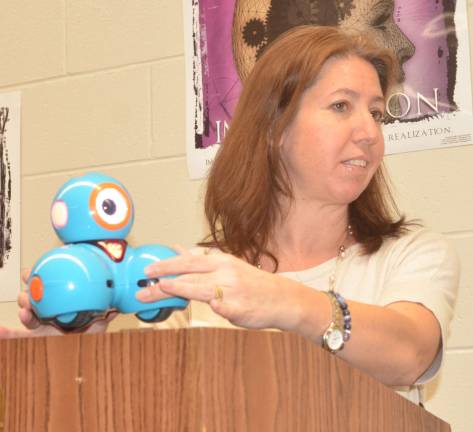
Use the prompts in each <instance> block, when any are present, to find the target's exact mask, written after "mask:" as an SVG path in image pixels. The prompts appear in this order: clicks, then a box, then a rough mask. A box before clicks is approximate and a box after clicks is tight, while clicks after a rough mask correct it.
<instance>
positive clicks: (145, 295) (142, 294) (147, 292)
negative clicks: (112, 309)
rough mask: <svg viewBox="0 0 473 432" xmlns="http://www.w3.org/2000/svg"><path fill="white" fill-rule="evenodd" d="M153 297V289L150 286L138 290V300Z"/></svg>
mask: <svg viewBox="0 0 473 432" xmlns="http://www.w3.org/2000/svg"><path fill="white" fill-rule="evenodd" d="M150 297H151V290H149V289H148V288H144V289H142V290H139V291H137V293H136V298H137V299H138V300H147V299H149V298H150Z"/></svg>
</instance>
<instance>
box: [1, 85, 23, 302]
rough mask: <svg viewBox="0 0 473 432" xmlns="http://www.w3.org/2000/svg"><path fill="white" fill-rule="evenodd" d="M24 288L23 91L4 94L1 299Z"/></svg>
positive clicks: (4, 299)
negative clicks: (21, 208) (21, 234)
mask: <svg viewBox="0 0 473 432" xmlns="http://www.w3.org/2000/svg"><path fill="white" fill-rule="evenodd" d="M19 290H20V93H18V92H15V93H6V94H0V301H2V302H4V301H14V300H16V298H17V296H18V292H19Z"/></svg>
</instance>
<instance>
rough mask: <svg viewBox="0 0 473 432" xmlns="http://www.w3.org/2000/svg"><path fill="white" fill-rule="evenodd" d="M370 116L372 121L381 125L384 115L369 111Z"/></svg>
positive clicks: (379, 112) (376, 111)
mask: <svg viewBox="0 0 473 432" xmlns="http://www.w3.org/2000/svg"><path fill="white" fill-rule="evenodd" d="M371 115H372V116H373V118H374V120H375V121H377V122H378V123H381V122H382V121H383V120H384V114H383V113H382V112H381V111H378V110H375V111H371Z"/></svg>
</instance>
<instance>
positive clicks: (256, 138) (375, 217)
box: [200, 26, 406, 271]
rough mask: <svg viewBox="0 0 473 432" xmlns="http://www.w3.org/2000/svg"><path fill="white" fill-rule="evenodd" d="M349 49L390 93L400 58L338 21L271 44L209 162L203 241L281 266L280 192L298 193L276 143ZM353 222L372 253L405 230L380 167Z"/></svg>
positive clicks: (353, 208)
mask: <svg viewBox="0 0 473 432" xmlns="http://www.w3.org/2000/svg"><path fill="white" fill-rule="evenodd" d="M351 55H355V56H358V57H360V58H362V59H364V60H366V61H368V62H369V63H371V64H372V65H373V66H374V68H375V69H376V71H377V74H378V77H379V81H380V84H381V88H382V91H383V95H384V96H386V95H387V92H388V89H389V87H390V85H391V83H392V82H393V81H394V80H395V79H394V78H395V76H396V72H397V71H398V66H397V63H396V60H395V57H394V55H393V54H391V52H390V51H388V50H385V49H380V48H378V47H375V46H373V45H372V44H370V43H369V42H368V41H367V40H366V39H364V38H363V37H362V36H360V35H353V34H348V33H345V32H343V31H342V30H340V29H339V28H336V27H315V26H300V27H296V28H293V29H291V30H289V31H288V32H286V33H284V34H283V35H281V36H280V37H279V38H278V39H276V40H275V41H274V42H273V43H272V44H270V45H269V46H268V48H267V49H266V50H265V52H264V54H263V55H262V56H261V58H260V59H259V60H258V61H257V62H256V65H255V67H254V69H253V70H252V72H251V74H250V75H249V77H248V79H247V80H246V81H245V86H244V88H243V91H242V93H241V96H240V100H239V103H238V105H237V108H236V110H235V113H234V116H233V120H232V124H231V127H230V128H229V131H228V133H227V135H226V137H225V140H224V143H223V145H222V147H221V148H220V150H219V151H218V153H217V156H216V158H215V161H214V163H213V166H212V168H211V171H210V174H209V177H208V183H207V192H206V196H205V215H206V218H207V221H208V224H209V228H210V234H209V236H208V237H207V239H206V240H205V241H202V242H201V243H200V245H201V246H211V247H218V248H219V249H221V250H222V251H225V252H229V253H231V254H233V255H235V256H238V257H242V258H244V259H246V260H247V261H248V262H249V263H251V264H256V263H257V262H258V260H259V259H260V257H261V255H267V256H269V257H270V258H271V259H272V260H273V261H274V263H275V271H276V270H277V267H278V260H277V259H276V257H275V256H274V255H273V254H272V253H271V251H269V250H268V249H267V245H268V240H269V238H270V235H271V232H272V229H273V228H274V226H275V222H276V220H277V218H278V216H281V215H280V212H281V209H280V206H279V197H280V196H281V195H283V196H286V197H288V198H290V199H292V198H293V195H292V190H291V184H290V181H289V178H288V176H287V172H286V169H285V166H284V162H283V160H282V157H281V152H280V146H279V145H271V143H279V142H280V139H281V136H282V134H283V132H284V130H285V129H286V128H287V127H288V126H289V125H290V123H291V122H292V120H293V119H294V117H295V115H296V113H297V109H298V106H299V102H300V100H301V97H302V95H303V93H304V91H305V90H306V89H307V88H309V87H310V86H311V85H312V84H313V83H314V81H315V80H316V79H317V76H318V74H319V72H320V70H321V68H322V66H323V65H324V63H325V62H326V61H327V60H328V59H330V58H333V57H347V56H351ZM393 213H394V214H396V217H397V220H394V218H393V216H392V214H393ZM349 221H350V224H351V226H352V228H353V232H354V235H355V238H356V240H357V241H358V242H359V243H361V244H362V245H363V248H364V252H365V253H367V254H369V253H373V252H375V251H376V250H378V249H379V248H380V246H381V244H382V242H383V239H384V238H386V237H393V236H399V235H400V234H402V233H403V232H404V231H405V230H406V223H405V222H404V218H402V217H401V218H400V217H399V212H398V210H397V208H396V205H395V203H394V200H393V198H392V195H391V192H390V190H389V187H388V184H387V182H386V177H385V174H384V173H383V167H382V166H380V167H379V169H378V170H377V172H376V173H375V175H374V176H373V178H372V180H371V182H370V184H369V185H368V187H367V188H366V189H365V190H364V191H363V193H362V194H361V195H360V196H359V197H358V198H357V199H356V200H355V201H354V202H352V203H350V204H349Z"/></svg>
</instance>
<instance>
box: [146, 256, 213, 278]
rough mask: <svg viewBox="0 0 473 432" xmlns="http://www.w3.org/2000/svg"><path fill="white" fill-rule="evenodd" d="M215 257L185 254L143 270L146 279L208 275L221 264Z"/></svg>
mask: <svg viewBox="0 0 473 432" xmlns="http://www.w3.org/2000/svg"><path fill="white" fill-rule="evenodd" d="M219 258H220V257H219V256H217V255H213V256H210V255H192V254H190V253H189V254H185V255H179V256H177V257H173V258H168V259H165V260H162V261H158V262H155V263H153V264H150V265H149V266H147V267H146V268H145V274H146V275H147V276H148V277H157V276H166V275H176V274H182V273H208V272H211V271H214V270H216V268H217V267H218V266H219V265H220V264H221V260H220V259H219Z"/></svg>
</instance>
